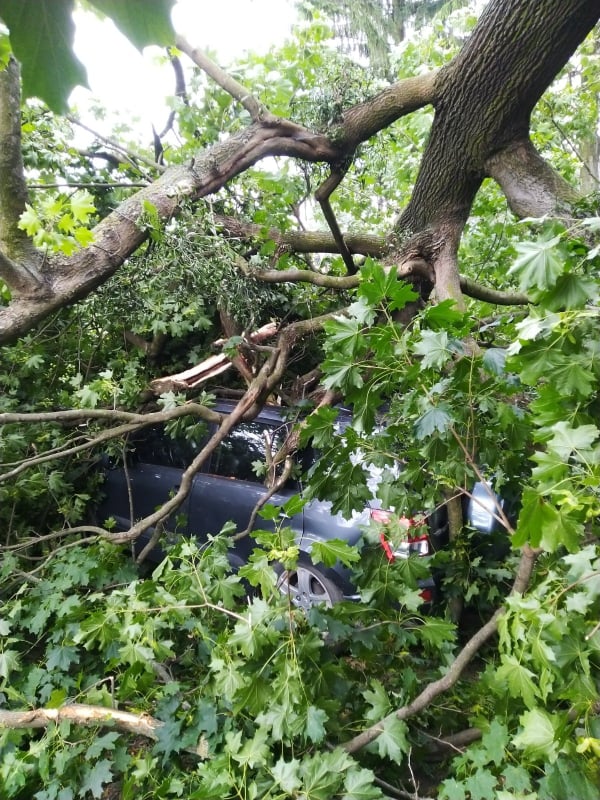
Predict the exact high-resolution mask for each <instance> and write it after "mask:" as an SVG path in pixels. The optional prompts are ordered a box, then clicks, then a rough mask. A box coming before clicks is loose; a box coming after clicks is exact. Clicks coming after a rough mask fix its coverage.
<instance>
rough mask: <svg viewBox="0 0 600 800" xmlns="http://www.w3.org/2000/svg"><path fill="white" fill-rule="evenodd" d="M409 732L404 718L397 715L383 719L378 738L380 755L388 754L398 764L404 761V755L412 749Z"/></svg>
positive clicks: (382, 756)
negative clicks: (408, 736)
mask: <svg viewBox="0 0 600 800" xmlns="http://www.w3.org/2000/svg"><path fill="white" fill-rule="evenodd" d="M407 732H408V726H407V725H406V722H404V720H401V719H398V717H397V716H395V715H392V716H390V717H386V718H385V720H384V721H383V730H382V732H381V733H380V734H379V736H378V737H377V739H376V745H377V752H378V753H379V755H380V757H381V758H384V757H386V756H387V758H390V759H391V760H392V761H395V762H396V764H400V763H402V757H403V756H404V755H405V754H406V753H408V751H409V749H410V745H409V742H408V739H407Z"/></svg>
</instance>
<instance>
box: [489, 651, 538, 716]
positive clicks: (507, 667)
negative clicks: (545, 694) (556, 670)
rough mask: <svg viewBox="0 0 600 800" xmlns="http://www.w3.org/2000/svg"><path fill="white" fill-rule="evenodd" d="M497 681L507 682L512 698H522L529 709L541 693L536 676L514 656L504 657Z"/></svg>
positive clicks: (497, 673) (497, 674)
mask: <svg viewBox="0 0 600 800" xmlns="http://www.w3.org/2000/svg"><path fill="white" fill-rule="evenodd" d="M496 677H497V680H499V681H502V682H504V681H505V682H506V684H507V686H508V693H509V694H510V696H511V697H521V698H522V699H523V702H524V703H525V705H526V706H527V707H528V708H533V706H534V705H535V701H536V697H539V691H538V688H537V684H536V681H535V677H536V676H535V674H534V673H533V672H531V670H529V669H527V667H524V666H523V665H522V664H520V663H519V662H518V661H517V659H516V658H515V657H514V656H504V657H503V658H502V665H501V666H500V667H499V668H498V670H497V672H496Z"/></svg>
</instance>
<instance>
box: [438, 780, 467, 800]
mask: <svg viewBox="0 0 600 800" xmlns="http://www.w3.org/2000/svg"><path fill="white" fill-rule="evenodd" d="M438 797H439V799H440V800H466V797H467V795H466V792H465V785H464V783H462V782H460V783H459V782H458V781H457V780H456V779H455V778H446V780H445V781H442V783H441V784H440V791H439V794H438Z"/></svg>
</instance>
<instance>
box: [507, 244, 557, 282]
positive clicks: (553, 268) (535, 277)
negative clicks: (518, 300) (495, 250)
mask: <svg viewBox="0 0 600 800" xmlns="http://www.w3.org/2000/svg"><path fill="white" fill-rule="evenodd" d="M560 241H561V237H560V236H555V237H554V238H553V239H548V240H546V241H543V240H542V241H537V242H519V243H518V244H517V245H516V250H517V253H518V254H519V255H518V258H517V260H516V261H515V263H514V264H513V265H512V267H511V268H510V269H509V270H508V274H509V275H515V274H516V275H517V276H518V278H519V288H520V289H521V291H522V292H527V291H529V290H530V289H550V288H551V287H552V286H554V284H555V283H556V281H557V279H558V276H559V275H561V274H562V272H563V270H564V267H565V265H564V262H563V258H562V255H561V253H560V252H559V251H558V249H557V246H558V244H559V243H560Z"/></svg>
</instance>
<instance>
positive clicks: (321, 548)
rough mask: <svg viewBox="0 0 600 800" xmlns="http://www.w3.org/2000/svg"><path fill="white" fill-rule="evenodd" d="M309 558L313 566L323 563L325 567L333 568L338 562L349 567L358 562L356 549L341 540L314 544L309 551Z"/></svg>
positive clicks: (329, 540)
mask: <svg viewBox="0 0 600 800" xmlns="http://www.w3.org/2000/svg"><path fill="white" fill-rule="evenodd" d="M310 558H311V561H312V562H313V564H319V563H323V564H325V566H326V567H333V565H334V564H335V563H336V562H338V561H341V562H342V564H344V565H345V566H347V567H349V566H350V564H354V563H356V562H357V561H360V555H359V553H358V552H357V550H356V548H355V547H352V545H350V544H348V542H345V541H344V540H343V539H328V540H327V541H323V542H315V543H314V544H313V546H312V548H311V551H310Z"/></svg>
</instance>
